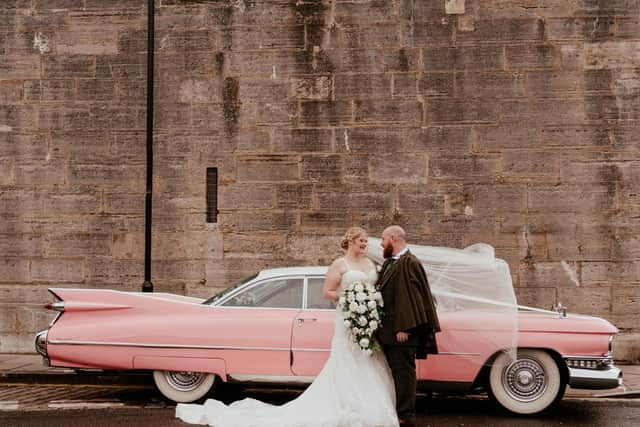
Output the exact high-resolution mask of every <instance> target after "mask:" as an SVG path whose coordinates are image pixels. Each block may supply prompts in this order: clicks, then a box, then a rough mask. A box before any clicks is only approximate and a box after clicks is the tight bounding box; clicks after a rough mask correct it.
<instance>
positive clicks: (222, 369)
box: [133, 355, 227, 382]
mask: <svg viewBox="0 0 640 427" xmlns="http://www.w3.org/2000/svg"><path fill="white" fill-rule="evenodd" d="M133 369H149V370H154V371H155V370H158V371H190V372H208V373H212V374H216V375H217V376H218V377H220V378H221V379H222V381H225V382H226V381H227V369H226V364H225V361H224V359H219V358H208V357H176V356H147V355H137V356H134V357H133Z"/></svg>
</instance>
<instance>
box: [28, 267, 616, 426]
mask: <svg viewBox="0 0 640 427" xmlns="http://www.w3.org/2000/svg"><path fill="white" fill-rule="evenodd" d="M325 272H326V267H288V268H277V269H269V270H263V271H261V272H260V273H259V274H257V275H254V276H252V277H250V278H248V279H246V280H244V281H242V282H241V283H238V284H237V285H235V286H233V287H230V288H228V289H226V290H224V291H222V292H221V293H219V294H217V295H215V296H213V297H212V298H209V299H206V300H202V299H199V298H193V297H186V296H179V295H172V294H166V293H140V292H123V291H115V290H103V289H64V288H52V289H50V292H51V293H52V294H53V295H54V296H55V298H56V302H53V303H50V304H47V307H48V308H50V309H52V310H56V311H57V312H58V313H57V316H56V317H55V319H54V320H53V321H52V322H51V324H50V326H49V328H48V329H46V330H44V331H41V332H39V333H38V334H37V335H36V338H35V345H36V349H37V351H38V352H39V353H40V354H41V355H42V356H43V357H44V358H45V363H47V364H48V365H50V366H54V367H66V368H75V369H79V370H82V369H103V370H148V371H151V372H153V378H154V380H155V384H156V386H157V387H158V389H159V390H160V392H161V393H162V394H163V395H164V396H166V397H167V398H169V399H171V400H173V401H175V402H192V401H196V400H199V399H201V398H202V397H204V396H205V395H206V394H207V393H209V392H210V391H212V390H214V389H217V388H218V385H219V384H220V382H239V383H246V384H250V383H270V384H292V383H297V384H305V383H310V382H311V381H312V380H313V378H314V376H315V375H317V374H318V373H319V371H320V370H321V368H322V366H323V364H324V362H325V361H326V359H327V358H328V355H329V348H330V341H331V337H332V334H333V329H334V316H335V313H334V310H335V309H334V307H333V306H332V304H331V303H329V302H328V301H326V300H324V299H323V298H322V286H323V280H324V275H325ZM430 280H431V279H430ZM509 283H510V282H509ZM436 297H437V292H436ZM438 312H439V317H440V322H441V327H442V332H440V333H439V334H438V335H437V339H438V349H439V354H437V355H430V356H429V357H428V359H426V360H418V363H417V371H418V378H419V386H420V388H422V389H423V390H431V391H436V392H455V393H460V392H472V391H473V392H477V391H479V390H486V391H487V392H488V394H489V396H490V397H491V398H492V399H493V400H494V401H496V402H497V403H498V404H499V405H501V406H502V407H504V408H506V409H508V410H509V411H512V412H514V413H518V414H534V413H538V412H540V411H543V410H545V409H546V408H548V407H550V406H551V405H552V404H554V403H557V402H558V401H559V400H560V399H561V398H562V396H563V395H564V392H565V388H566V386H567V385H569V386H571V387H574V388H586V389H610V388H616V387H618V386H619V385H621V383H622V375H621V371H620V370H619V369H618V368H616V367H615V366H614V364H613V358H612V352H611V343H612V340H613V339H614V337H615V335H616V333H617V329H616V328H615V327H614V326H613V325H611V324H610V323H609V322H608V321H606V320H604V319H601V318H597V317H591V316H580V315H567V314H566V313H565V312H564V311H562V310H560V311H558V312H553V311H545V310H535V309H525V308H522V307H520V308H519V309H518V308H516V309H515V310H514V313H516V314H515V317H516V319H515V320H516V321H517V331H516V332H517V334H516V335H513V334H512V333H511V332H510V327H505V325H510V324H511V323H510V321H509V319H508V318H507V317H505V316H506V315H505V313H504V312H501V311H495V312H493V311H491V310H486V309H483V308H479V309H475V310H474V309H468V308H467V309H459V307H458V308H456V307H455V305H453V306H449V307H444V308H442V307H439V308H438ZM496 337H498V338H496ZM513 339H515V341H514V342H513V345H512V346H511V350H510V349H509V348H506V347H508V346H509V345H508V344H509V343H511V340H513ZM516 348H517V350H516Z"/></svg>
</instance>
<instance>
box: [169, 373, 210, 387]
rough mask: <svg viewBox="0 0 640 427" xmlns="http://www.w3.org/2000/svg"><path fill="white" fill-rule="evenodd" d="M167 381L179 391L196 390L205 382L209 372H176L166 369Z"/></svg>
mask: <svg viewBox="0 0 640 427" xmlns="http://www.w3.org/2000/svg"><path fill="white" fill-rule="evenodd" d="M164 375H165V378H166V379H167V383H169V385H171V387H173V388H174V389H176V390H179V391H191V390H195V389H196V388H198V387H199V386H200V384H202V383H203V382H204V380H205V379H206V377H207V374H205V373H202V372H174V371H166V372H165V373H164Z"/></svg>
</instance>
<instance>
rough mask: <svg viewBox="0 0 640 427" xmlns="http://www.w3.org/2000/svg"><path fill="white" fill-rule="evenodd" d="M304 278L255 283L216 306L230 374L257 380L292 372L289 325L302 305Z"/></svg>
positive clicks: (272, 279) (275, 279)
mask: <svg viewBox="0 0 640 427" xmlns="http://www.w3.org/2000/svg"><path fill="white" fill-rule="evenodd" d="M303 296H304V277H303V276H297V277H293V276H284V277H276V278H270V279H266V280H263V281H259V282H256V283H255V284H252V285H250V286H247V287H246V288H243V289H242V290H241V291H240V292H238V293H236V294H234V295H233V296H232V297H230V298H228V299H227V300H226V301H224V302H222V303H221V304H220V305H219V309H221V310H224V311H225V314H224V318H225V321H224V326H223V327H225V331H224V332H223V333H218V335H219V336H224V344H225V345H227V346H228V348H229V351H228V352H227V357H225V362H226V365H227V372H228V374H229V376H230V377H232V378H234V379H237V380H241V381H252V380H255V381H259V380H267V381H268V380H269V379H274V378H276V377H278V376H290V375H291V353H290V351H291V347H290V345H291V333H292V326H293V325H294V322H295V320H296V318H297V316H298V314H299V313H300V310H301V309H302V306H303Z"/></svg>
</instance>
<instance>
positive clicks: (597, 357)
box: [562, 355, 613, 361]
mask: <svg viewBox="0 0 640 427" xmlns="http://www.w3.org/2000/svg"><path fill="white" fill-rule="evenodd" d="M562 358H563V359H571V360H597V361H603V360H613V357H611V356H566V355H563V356H562Z"/></svg>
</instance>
